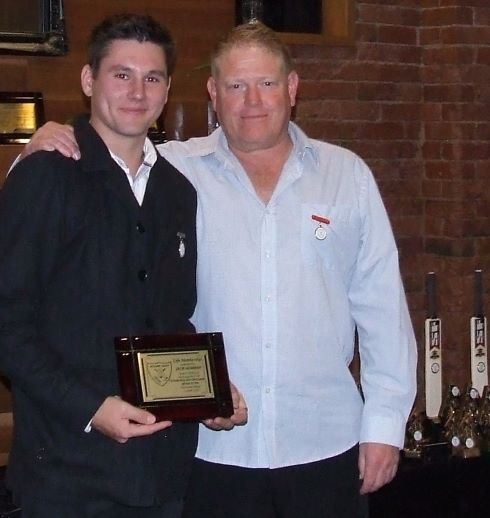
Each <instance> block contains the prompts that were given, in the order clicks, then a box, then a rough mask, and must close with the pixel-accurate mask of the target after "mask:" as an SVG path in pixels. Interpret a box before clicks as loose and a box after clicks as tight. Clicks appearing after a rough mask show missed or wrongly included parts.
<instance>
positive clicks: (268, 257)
mask: <svg viewBox="0 0 490 518" xmlns="http://www.w3.org/2000/svg"><path fill="white" fill-rule="evenodd" d="M265 258H266V259H270V258H271V253H270V252H269V251H267V252H266V253H265Z"/></svg>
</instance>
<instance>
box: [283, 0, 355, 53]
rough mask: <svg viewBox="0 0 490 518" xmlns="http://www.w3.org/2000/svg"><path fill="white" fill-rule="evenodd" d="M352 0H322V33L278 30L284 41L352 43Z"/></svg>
mask: <svg viewBox="0 0 490 518" xmlns="http://www.w3.org/2000/svg"><path fill="white" fill-rule="evenodd" d="M354 7H355V5H354V0H323V4H322V13H323V23H322V34H303V33H289V32H279V33H278V34H279V35H280V37H281V39H282V40H283V41H284V42H285V43H291V44H305V43H306V44H308V43H313V44H317V45H324V44H329V45H334V44H337V45H353V44H354V42H355V37H354Z"/></svg>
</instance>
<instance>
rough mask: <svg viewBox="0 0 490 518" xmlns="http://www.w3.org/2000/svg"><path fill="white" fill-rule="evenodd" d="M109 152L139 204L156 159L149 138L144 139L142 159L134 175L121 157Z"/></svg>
mask: <svg viewBox="0 0 490 518" xmlns="http://www.w3.org/2000/svg"><path fill="white" fill-rule="evenodd" d="M109 153H110V154H111V157H112V159H113V160H114V161H115V162H116V164H117V165H118V166H119V167H120V168H121V169H122V170H123V171H124V173H125V174H126V178H127V179H128V182H129V185H130V187H131V190H132V191H133V194H134V197H135V198H136V200H137V201H138V203H139V204H140V205H141V204H142V203H143V199H144V197H145V192H146V186H147V184H148V179H149V178H150V171H151V168H152V167H153V166H154V165H155V162H156V160H157V152H156V150H155V146H154V145H153V144H152V143H151V141H150V139H149V138H146V139H145V144H144V146H143V161H142V163H141V165H140V166H139V168H138V170H137V171H136V174H135V175H134V176H133V175H132V174H131V172H130V171H129V167H128V166H127V165H126V163H125V162H124V160H123V159H122V158H119V157H118V156H117V155H115V154H114V153H113V152H112V151H111V150H110V149H109Z"/></svg>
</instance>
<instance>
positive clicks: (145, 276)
mask: <svg viewBox="0 0 490 518" xmlns="http://www.w3.org/2000/svg"><path fill="white" fill-rule="evenodd" d="M138 279H139V280H140V281H142V282H144V281H146V279H148V272H147V271H146V270H140V271H139V272H138Z"/></svg>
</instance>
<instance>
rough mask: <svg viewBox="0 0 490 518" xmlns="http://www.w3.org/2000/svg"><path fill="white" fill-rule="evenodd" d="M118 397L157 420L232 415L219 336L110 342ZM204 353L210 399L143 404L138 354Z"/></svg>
mask: <svg viewBox="0 0 490 518" xmlns="http://www.w3.org/2000/svg"><path fill="white" fill-rule="evenodd" d="M114 346H115V352H116V360H117V367H118V375H119V383H120V387H121V397H122V398H123V399H124V400H125V401H128V402H129V403H131V404H132V405H135V406H138V407H141V408H144V409H145V410H148V411H149V412H151V413H152V414H154V415H155V416H156V417H157V420H159V421H162V420H169V421H200V420H203V419H208V418H214V417H229V416H231V415H232V414H233V402H232V398H231V391H230V381H229V377H228V368H227V365H226V356H225V348H224V343H223V335H222V333H188V334H187V333H184V334H169V335H142V336H122V337H116V338H115V339H114ZM203 350H204V351H207V352H208V358H209V366H210V379H211V383H212V387H213V393H214V396H213V397H210V398H204V399H178V400H168V401H145V398H144V394H143V388H142V387H143V385H144V383H145V380H144V379H142V376H141V370H140V366H139V359H138V358H139V353H143V354H147V353H167V352H171V353H176V354H178V353H186V352H189V351H203Z"/></svg>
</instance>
